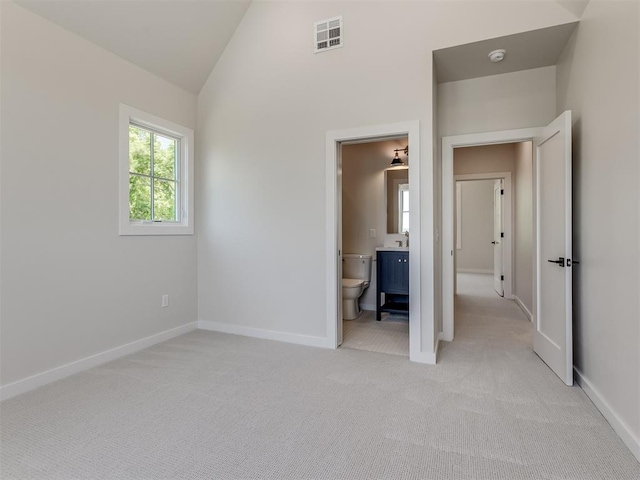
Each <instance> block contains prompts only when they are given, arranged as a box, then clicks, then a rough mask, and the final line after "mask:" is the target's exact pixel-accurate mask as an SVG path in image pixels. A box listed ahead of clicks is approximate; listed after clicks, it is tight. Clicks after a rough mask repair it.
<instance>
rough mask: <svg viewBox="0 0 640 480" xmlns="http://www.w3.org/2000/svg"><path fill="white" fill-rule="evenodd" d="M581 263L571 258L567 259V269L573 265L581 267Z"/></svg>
mask: <svg viewBox="0 0 640 480" xmlns="http://www.w3.org/2000/svg"><path fill="white" fill-rule="evenodd" d="M579 264H580V262H579V261H578V260H572V259H570V258H567V267H570V266H571V265H579Z"/></svg>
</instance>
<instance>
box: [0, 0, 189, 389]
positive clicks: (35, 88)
mask: <svg viewBox="0 0 640 480" xmlns="http://www.w3.org/2000/svg"><path fill="white" fill-rule="evenodd" d="M1 8H2V33H1V34H2V90H1V94H2V106H1V109H2V110H1V115H2V205H1V208H2V288H1V290H2V300H1V303H2V306H1V309H2V310H1V311H2V335H1V336H2V340H1V342H2V343H1V350H2V360H1V362H0V363H1V365H2V370H1V376H2V384H3V385H7V384H9V383H12V382H15V381H18V380H21V379H24V378H25V377H28V376H31V375H35V374H38V373H41V372H43V371H45V370H48V369H51V368H54V367H57V366H61V365H63V364H67V363H69V362H73V361H76V360H79V359H82V358H85V357H88V356H90V355H94V354H97V353H100V352H103V351H105V350H108V349H111V348H114V347H118V346H121V345H123V344H126V343H129V342H133V341H135V340H139V339H141V338H143V337H147V336H150V335H153V334H156V333H159V332H163V331H166V330H168V329H171V328H174V327H177V326H180V325H184V324H187V323H189V322H194V321H195V320H196V295H195V292H196V241H195V237H194V236H182V237H119V236H118V105H119V103H120V102H123V103H126V104H128V105H131V106H133V107H137V108H139V109H142V110H145V111H148V112H149V113H152V114H155V115H158V116H160V117H163V118H166V119H168V120H171V121H173V122H176V123H179V124H182V125H185V126H187V127H190V128H195V123H196V98H195V96H194V95H192V94H190V93H187V92H186V91H184V90H182V89H180V88H177V87H174V86H172V85H170V84H169V83H167V82H165V81H163V80H160V79H159V78H158V77H155V76H153V75H151V74H149V73H147V72H145V71H143V70H141V69H140V68H138V67H135V66H134V65H132V64H130V63H128V62H126V61H124V60H121V59H120V58H118V57H116V56H114V55H112V54H111V53H108V52H106V51H105V50H102V49H100V48H98V47H96V46H94V45H93V44H91V43H89V42H87V41H85V40H83V39H81V38H79V37H77V36H75V35H74V34H71V33H70V32H68V31H66V30H63V29H61V28H59V27H57V26H55V25H54V24H52V23H50V22H47V21H46V20H43V19H41V18H40V17H37V16H35V15H34V14H32V13H30V12H27V11H26V10H24V9H22V8H21V7H19V6H17V5H15V4H13V3H10V2H1ZM162 294H169V295H170V307H169V308H166V309H161V308H160V298H161V295H162Z"/></svg>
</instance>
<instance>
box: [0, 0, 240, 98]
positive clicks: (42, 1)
mask: <svg viewBox="0 0 640 480" xmlns="http://www.w3.org/2000/svg"><path fill="white" fill-rule="evenodd" d="M0 1H1V0H0ZM16 3H18V4H19V5H21V6H22V7H24V8H26V9H28V10H30V11H32V12H33V13H35V14H37V15H40V16H41V17H44V18H46V19H47V20H50V21H52V22H54V23H56V24H58V25H60V26H62V27H64V28H66V29H67V30H70V31H72V32H74V33H76V34H78V35H80V36H82V37H84V38H86V39H87V40H89V41H91V42H93V43H95V44H97V45H99V46H101V47H103V48H105V49H107V50H109V51H111V52H112V53H115V54H116V55H118V56H120V57H122V58H124V59H126V60H129V61H130V62H132V63H135V64H136V65H138V66H140V67H142V68H144V69H145V70H148V71H149V72H151V73H154V74H156V75H158V76H159V77H161V78H164V79H165V80H167V81H169V82H171V83H173V84H175V85H178V86H180V87H183V88H184V89H186V90H188V91H190V92H193V93H196V94H197V93H198V92H199V91H200V89H201V88H202V85H203V84H204V82H205V80H206V79H207V77H208V76H209V73H211V70H212V69H213V66H214V65H215V64H216V62H217V61H218V58H220V55H222V52H223V51H224V49H225V47H226V46H227V43H228V42H229V40H230V39H231V37H232V35H233V33H234V32H235V30H236V28H237V26H238V25H239V24H240V21H241V20H242V17H243V16H244V14H245V12H246V11H247V8H248V7H249V5H250V3H251V1H250V0H153V1H151V0H146V1H145V0H135V1H133V0H85V1H78V0H17V1H16Z"/></svg>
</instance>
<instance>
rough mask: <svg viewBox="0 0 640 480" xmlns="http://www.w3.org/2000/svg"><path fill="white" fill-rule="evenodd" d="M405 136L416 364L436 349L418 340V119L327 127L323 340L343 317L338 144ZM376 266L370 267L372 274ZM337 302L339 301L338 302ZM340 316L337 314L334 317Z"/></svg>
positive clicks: (333, 338)
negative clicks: (408, 163)
mask: <svg viewBox="0 0 640 480" xmlns="http://www.w3.org/2000/svg"><path fill="white" fill-rule="evenodd" d="M400 135H402V136H405V135H406V136H408V146H409V151H410V152H413V153H412V158H416V161H415V162H413V163H411V168H410V169H409V203H410V205H411V209H410V211H409V224H410V225H411V247H410V254H409V359H410V360H411V361H413V362H419V363H431V364H434V363H436V354H435V352H434V351H433V346H432V345H428V344H427V345H423V342H422V335H423V329H422V315H421V314H422V311H421V276H420V266H421V255H420V250H421V243H422V240H421V235H420V233H421V227H420V225H421V221H420V219H421V213H420V205H421V202H420V198H421V187H420V158H421V157H420V122H419V121H417V120H415V121H409V122H402V123H394V124H387V125H376V126H368V127H358V128H350V129H346V130H332V131H328V132H326V139H325V142H326V143H325V146H326V149H325V152H326V172H325V173H326V189H327V192H326V220H327V223H326V234H327V235H326V265H327V272H326V295H327V298H326V301H327V312H326V313H327V336H326V342H327V343H326V344H327V346H328V347H330V348H336V347H337V346H338V345H339V343H338V342H339V340H340V339H339V335H340V332H339V331H338V324H339V323H341V322H342V316H341V304H342V271H341V268H342V255H341V253H342V252H341V250H342V245H341V243H339V240H338V238H340V239H341V238H342V235H341V231H340V228H341V223H342V222H341V219H340V213H339V207H340V196H341V192H342V191H341V189H340V188H338V169H339V168H341V163H340V161H339V160H340V157H339V155H340V145H341V144H343V143H362V142H366V141H372V140H376V139H381V138H392V137H398V136H400ZM373 272H375V267H372V274H373ZM338 304H340V305H338ZM338 315H340V316H338Z"/></svg>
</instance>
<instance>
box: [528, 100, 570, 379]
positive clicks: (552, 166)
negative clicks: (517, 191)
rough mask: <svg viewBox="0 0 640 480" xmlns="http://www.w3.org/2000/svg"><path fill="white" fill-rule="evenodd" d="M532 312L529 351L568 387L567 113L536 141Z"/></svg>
mask: <svg viewBox="0 0 640 480" xmlns="http://www.w3.org/2000/svg"><path fill="white" fill-rule="evenodd" d="M534 145H535V157H534V161H535V167H534V171H535V179H536V182H535V183H536V189H535V191H536V203H535V205H536V260H535V262H536V263H535V265H536V268H535V272H536V292H537V295H536V297H537V298H536V311H535V332H534V341H533V349H534V351H535V352H536V354H537V355H538V356H539V357H540V358H541V359H542V360H543V361H544V362H545V363H546V364H547V365H548V366H549V367H550V368H551V369H552V370H553V371H554V372H555V373H556V375H558V376H559V377H560V378H561V379H562V380H563V381H564V382H565V383H566V384H567V385H573V331H572V317H573V312H572V257H571V256H572V229H571V227H572V225H571V223H572V205H571V111H566V112H564V113H563V114H562V115H560V116H559V117H558V118H557V119H555V120H554V121H553V122H551V123H550V124H549V126H547V127H545V128H544V129H543V132H542V135H541V136H539V137H536V138H535V140H534Z"/></svg>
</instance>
